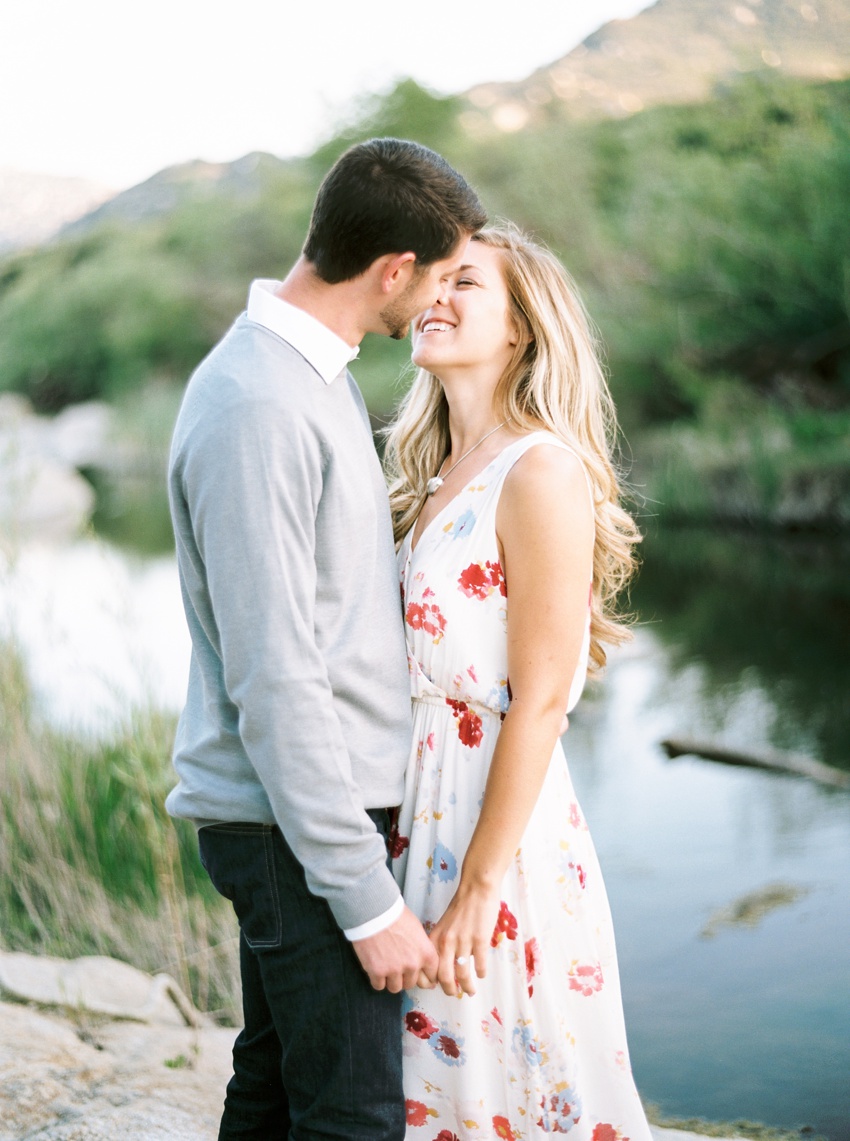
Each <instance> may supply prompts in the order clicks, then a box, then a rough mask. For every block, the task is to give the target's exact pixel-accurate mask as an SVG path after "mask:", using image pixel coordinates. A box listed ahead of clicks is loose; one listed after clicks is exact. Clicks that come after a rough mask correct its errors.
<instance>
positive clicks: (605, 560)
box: [385, 226, 641, 670]
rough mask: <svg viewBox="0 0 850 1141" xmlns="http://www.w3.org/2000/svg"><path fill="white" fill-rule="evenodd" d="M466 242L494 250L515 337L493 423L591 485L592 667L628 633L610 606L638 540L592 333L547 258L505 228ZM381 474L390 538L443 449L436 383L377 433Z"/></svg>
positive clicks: (406, 525)
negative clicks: (539, 444) (504, 424)
mask: <svg viewBox="0 0 850 1141" xmlns="http://www.w3.org/2000/svg"><path fill="white" fill-rule="evenodd" d="M472 240H473V241H476V242H481V243H482V245H485V246H489V247H490V248H491V249H496V250H499V251H500V253H501V260H502V267H503V272H504V277H505V282H506V284H507V288H508V294H509V297H510V308H511V315H512V317H513V320H514V321H515V322H516V325H517V327H518V329H519V330H520V332H521V334H523V335H521V336H520V337H519V339H518V341H517V347H516V349H515V351H514V355H513V358H512V360H511V361H510V363H509V364H508V367H507V368H506V369H505V372H504V373H503V375H502V377H501V379H500V381H499V383H498V385H497V386H496V391H495V396H494V411H495V415H496V417H497V419H499V420H506V419H508V418H510V420H511V424H512V427H513V428H515V429H519V430H520V431H525V432H532V431H540V430H541V429H543V430H548V431H550V432H553V433H554V434H555V435H556V436H558V437H559V438H560V439H561V440H563V441H564V443H566V444H569V446H570V447H571V448H573V449H574V450H575V451H576V453H577V454H578V455H579V457H580V458H581V460H582V462H583V464H584V467H585V470H586V472H587V474H588V476H589V478H590V482H591V486H592V488H593V497H594V504H595V523H596V538H595V544H594V550H593V589H592V594H591V624H590V665H591V668H592V669H597V670H598V669H601V668H602V667H603V666H604V665H605V661H606V654H605V650H604V647H603V643H609V644H612V645H616V644H618V643H620V642H623V641H626V640H627V639H628V638H629V637H630V636H631V635H630V632H629V629H628V624H629V620H628V618H627V617H625V616H623V615H619V614H618V613H617V611H616V608H615V602H616V599H617V596H618V595H619V594H620V593H621V591H623V590H624V588H625V587H626V586H627V584H628V582H629V580H630V578H631V577H632V574H633V573H634V570H635V568H636V563H637V560H636V558H635V552H634V550H633V548H634V545H635V544H636V543H638V542H640V539H641V536H640V533H639V532H638V529H637V527H636V525H635V522H634V520H633V519H632V517H631V516H630V515H629V514H628V513H627V512H626V511H625V510H624V509H623V508H622V507H621V505H620V499H621V495H622V491H621V484H620V478H619V476H618V473H617V471H616V468H615V463H614V458H613V456H614V451H615V447H616V437H617V420H616V413H615V410H614V404H613V401H612V399H611V394H610V392H609V391H608V385H607V382H606V380H605V375H604V372H603V369H602V365H601V362H600V350H599V343H598V338H597V335H596V332H595V330H594V328H593V326H592V324H591V322H590V319H589V317H588V315H587V313H586V311H585V309H584V306H583V305H582V302H581V300H580V299H579V296H578V290H577V289H576V286H575V283H574V282H573V280H572V278H571V277H570V275H569V274H568V273H567V271H566V270H565V269H564V267H563V266H562V265H561V263H560V262H559V261H558V259H557V258H556V257H554V255H553V254H551V253H550V252H549V251H548V250H546V249H544V248H543V247H542V246H540V245H538V244H537V243H535V242H533V241H532V240H531V239H530V238H528V237H527V236H526V235H525V234H523V233H522V232H521V231H520V230H518V229H516V228H515V227H513V226H495V227H490V228H488V229H485V230H481V231H479V232H478V233H477V234H475V235H474V237H473V239H472ZM386 437H387V447H386V459H385V462H386V469H387V474H388V477H389V480H390V505H391V508H392V515H393V527H394V531H395V537H396V542H400V541H401V539H402V538H403V537H404V535H406V534H407V532H408V531H409V530H410V528H411V526H412V525H413V522H414V521H415V519H416V517H417V515H418V514H419V512H420V511H421V509H422V504H423V503H424V501H425V484H426V483H427V481H428V479H429V477H430V476H432V475H433V474H434V472H435V471H437V470H438V469H439V467H440V465H441V464H442V462H443V460H444V459H445V457H446V455H447V454H448V452H449V449H450V444H451V441H450V436H449V414H448V404H447V402H446V397H445V393H444V392H443V386H442V385H441V383H440V381H439V380H438V379H437V377H435V376H433V375H432V374H431V373H429V372H427V371H425V370H424V369H420V370H419V371H418V373H417V375H416V377H415V379H414V381H413V384H412V386H411V388H410V391H409V392H408V393H407V395H406V397H405V398H404V400H403V401H402V403H401V406H400V408H399V411H398V415H397V417H396V419H395V421H394V423H393V424H391V425H390V426H389V427H388V428H387V429H386Z"/></svg>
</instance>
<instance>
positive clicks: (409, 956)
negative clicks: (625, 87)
mask: <svg viewBox="0 0 850 1141" xmlns="http://www.w3.org/2000/svg"><path fill="white" fill-rule="evenodd" d="M351 945H352V947H353V948H354V950H355V952H356V954H357V958H358V959H359V960H360V963H361V965H362V967H363V970H364V971H365V972H366V974H367V975H368V976H369V982H370V983H371V984H372V986H373V987H374V988H375V990H384V989H385V988H386V990H388V991H391V992H392V993H393V994H398V992H399V991H400V990H403V989H404V988H409V987H413V986H416V984H417V980H418V979H419V977H420V971H421V972H422V973H423V974H424V975H425V976H426V978H427V979H428V980H430V985H431V986H433V985H434V982H435V980H436V977H437V966H438V963H439V959H438V956H437V951H436V949H435V947H434V944H433V943H432V942H431V940H430V939H429V938H428V936H427V935H426V934H425V928H424V927H423V926H422V924H421V923H420V922H419V920H418V919H417V918H416V916H415V915H414V914H413V912H412V911H411V910H410V908H409V907H405V909H404V911H403V912H402V913H401V915H400V916H399V917H398V919H397V920H396V921H395V923H391V924H390V926H389V927H387V928H386V930H385V931H379V932H378V934H377V935H370V936H369V938H368V939H358V940H356V942H354V943H352V944H351Z"/></svg>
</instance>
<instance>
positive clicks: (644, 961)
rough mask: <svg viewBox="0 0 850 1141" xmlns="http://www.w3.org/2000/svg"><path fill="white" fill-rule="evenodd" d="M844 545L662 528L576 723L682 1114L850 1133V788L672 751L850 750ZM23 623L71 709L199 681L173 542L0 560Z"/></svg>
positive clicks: (42, 669) (633, 958) (106, 711)
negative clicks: (636, 616)
mask: <svg viewBox="0 0 850 1141" xmlns="http://www.w3.org/2000/svg"><path fill="white" fill-rule="evenodd" d="M847 554H848V550H847V548H846V547H845V546H843V545H842V544H839V543H837V542H835V543H813V542H810V541H807V540H802V539H798V540H794V541H788V542H784V543H779V542H775V541H767V540H764V539H760V540H759V539H754V538H751V537H746V536H738V537H735V536H732V537H728V538H725V539H723V538H720V537H718V536H716V535H713V536H708V537H707V536H705V535H700V534H698V533H693V534H689V533H686V532H673V533H671V534H667V535H656V536H653V537H651V538H650V539H649V540H648V541H647V544H646V552H645V559H646V566H645V568H644V571H643V574H642V576H641V580H640V583H639V586H638V588H637V589H636V592H635V596H634V600H633V601H634V605H635V607H636V608H637V609H638V610H639V611H640V613H641V616H642V620H643V624H642V625H641V627H640V629H639V630H638V634H637V637H636V639H635V641H634V642H633V643H632V644H631V645H630V646H628V647H626V648H624V649H623V650H621V651H619V652H617V653H616V654H614V655H612V663H611V667H610V669H609V671H608V674H607V676H606V679H605V681H604V683H602V684H601V685H597V686H594V687H593V688H591V689H590V690H589V691H588V693H587V694H586V696H585V698H584V700H583V701H582V703H581V704H580V706H579V708H578V710H577V711H576V712H575V713H574V715H573V717H572V724H571V727H570V730H569V733H568V734H567V736H566V738H565V742H564V743H565V746H566V749H567V753H568V757H569V761H570V765H571V769H572V772H573V777H574V781H575V784H576V787H577V789H578V792H579V796H580V799H581V801H582V804H583V807H584V810H585V813H586V815H587V817H588V819H589V822H590V826H591V831H592V833H593V836H594V839H595V842H596V845H597V848H598V850H599V854H600V858H601V860H602V865H603V869H604V872H605V876H606V883H607V886H608V892H609V896H610V899H611V905H612V910H613V912H614V919H615V927H616V931H617V940H618V947H619V953H620V965H621V973H622V982H623V992H624V1002H625V1007H626V1019H627V1025H628V1030H629V1041H630V1046H631V1052H632V1062H633V1066H634V1070H635V1076H636V1079H637V1082H638V1086H639V1088H640V1090H641V1092H642V1094H643V1095H644V1097H645V1098H647V1099H648V1100H650V1101H653V1102H655V1103H656V1104H657V1105H659V1107H660V1108H661V1109H662V1111H663V1112H665V1113H667V1114H668V1115H678V1116H702V1117H705V1118H708V1119H713V1120H720V1119H725V1120H735V1119H739V1118H747V1119H757V1120H761V1121H764V1122H767V1123H769V1124H773V1125H778V1126H784V1127H787V1128H793V1127H802V1126H810V1127H813V1128H814V1129H815V1130H816V1131H817V1132H819V1133H821V1134H823V1135H824V1136H826V1137H828V1138H830V1139H831V1141H850V1080H848V1075H850V793H847V792H842V791H838V790H834V789H829V788H825V787H821V786H819V785H816V784H814V783H812V782H810V781H807V780H804V779H801V778H795V777H786V776H781V775H777V774H772V773H765V772H759V771H756V770H749V769H736V768H729V767H726V766H722V765H718V764H715V763H712V762H709V761H701V760H698V759H696V758H680V759H678V760H676V761H668V760H667V759H666V758H665V755H664V753H663V751H662V750H661V749H660V748H659V742H660V741H661V740H662V739H663V738H664V737H665V736H668V735H677V736H684V735H690V736H694V737H701V738H708V739H710V740H715V741H722V742H725V743H727V744H733V745H737V746H740V747H743V748H746V747H748V746H749V747H753V748H757V747H760V746H762V747H763V746H772V747H776V748H786V749H793V750H796V751H800V752H804V753H808V754H809V755H811V756H814V757H816V758H818V759H820V760H824V761H827V762H828V763H831V764H833V765H838V766H842V767H847V768H850V703H848V702H847V699H846V694H847V688H848V680H850V679H848V671H847V647H848V638H847V633H848V625H850V623H848V617H850V585H848V583H850V579H848V576H847V575H846V573H845V572H844V570H843V567H844V566H845V565H846V556H847ZM10 627H14V629H15V630H16V631H17V634H18V637H19V638H20V640H21V642H22V643H23V645H24V647H25V650H26V655H27V658H28V662H29V666H30V670H31V673H32V676H33V680H34V683H35V686H36V690H37V694H38V695H39V700H40V705H41V708H42V710H43V712H44V714H45V715H46V716H48V717H49V718H50V719H51V720H53V721H54V722H56V723H59V724H62V725H63V726H66V727H73V726H76V727H79V728H83V729H85V730H87V731H96V732H103V731H105V730H106V729H108V726H109V725H110V724H111V723H113V722H114V720H115V719H116V718H117V717H119V716H121V714H122V712H123V711H124V710H125V709H126V707H127V704H128V703H129V702H131V701H142V700H153V701H156V702H158V703H160V704H165V705H167V706H171V707H174V708H175V709H176V708H179V706H180V704H181V702H182V699H183V694H184V689H185V679H186V668H187V661H188V649H189V647H188V639H187V636H186V633H185V629H184V627H183V624H182V613H181V608H180V599H179V590H178V584H177V576H176V570H175V567H174V562H173V558H172V556H171V555H158V556H153V557H152V556H145V557H142V556H139V555H133V554H131V553H128V552H127V551H119V550H118V549H117V548H115V547H113V546H110V545H109V544H106V543H103V542H100V541H95V540H88V541H86V542H81V543H79V544H76V545H75V546H73V547H70V548H67V549H64V550H59V551H51V550H49V549H47V548H38V547H32V548H28V549H26V550H24V551H22V552H20V554H19V557H18V559H17V561H16V563H15V564H14V565H11V566H10V565H7V566H6V567H5V569H2V570H0V631H2V630H5V631H6V632H8V630H9V629H10ZM759 900H761V901H762V904H763V906H761V907H760V906H759ZM742 901H743V902H742ZM736 904H737V915H736V914H735V905H736ZM730 907H731V908H732V910H731V911H730V910H729V909H730Z"/></svg>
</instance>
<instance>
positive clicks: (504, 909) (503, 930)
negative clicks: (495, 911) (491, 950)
mask: <svg viewBox="0 0 850 1141" xmlns="http://www.w3.org/2000/svg"><path fill="white" fill-rule="evenodd" d="M503 935H507V937H508V938H509V939H516V936H517V922H516V916H515V915H513V914H512V913H511V911H510V908H509V907H508V905H507V904H506V903H505V901H504V900H502V903H501V906H500V908H499V918H498V919H497V920H496V927H495V929H494V931H493V937H492V939H491V940H490V946H491V947H498V946H499V944H500V943H501V941H502V936H503Z"/></svg>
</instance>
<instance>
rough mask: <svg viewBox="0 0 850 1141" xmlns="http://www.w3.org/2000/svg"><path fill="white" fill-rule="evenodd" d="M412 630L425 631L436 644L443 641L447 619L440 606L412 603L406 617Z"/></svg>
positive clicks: (427, 603)
mask: <svg viewBox="0 0 850 1141" xmlns="http://www.w3.org/2000/svg"><path fill="white" fill-rule="evenodd" d="M404 619H405V621H406V622H407V624H408V626H409V627H410V628H411V630H424V631H425V633H426V634H429V635H430V636H431V637H432V638H433V639H434V644H435V645H436V644H437V643H438V642H440V641H442V637H443V634H444V632H445V629H446V619H445V618H444V616H443V614H442V613H441V611H440V608H439V606H437V605H436V604H432V603H430V602H426V603H424V604H420V603H419V602H411V603H410V605H409V606H408V607H407V612H406V614H405V616H404Z"/></svg>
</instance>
